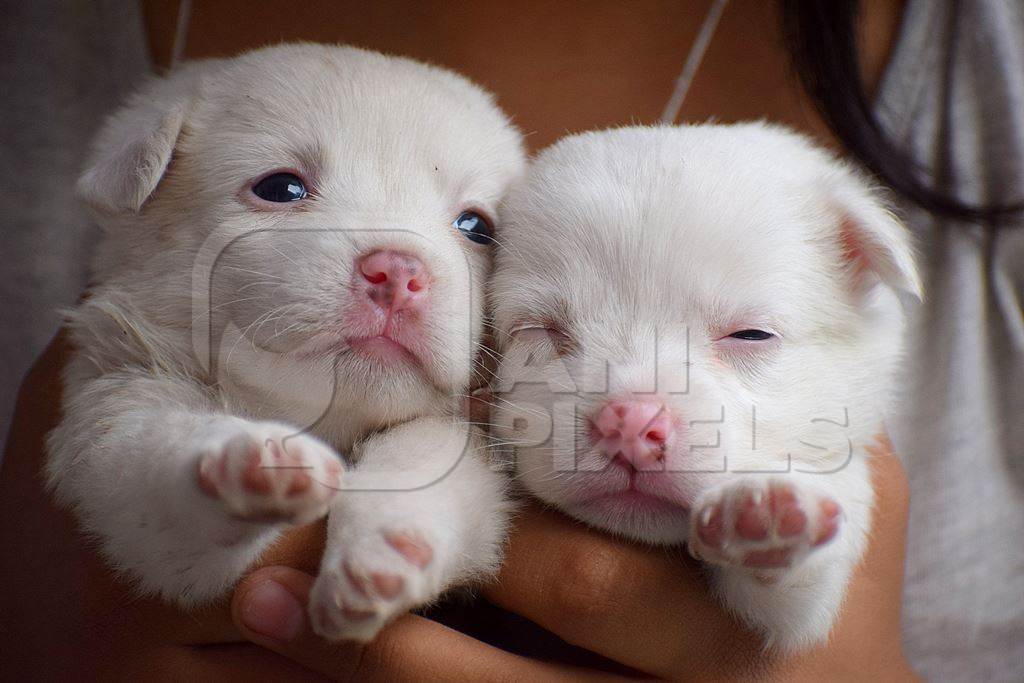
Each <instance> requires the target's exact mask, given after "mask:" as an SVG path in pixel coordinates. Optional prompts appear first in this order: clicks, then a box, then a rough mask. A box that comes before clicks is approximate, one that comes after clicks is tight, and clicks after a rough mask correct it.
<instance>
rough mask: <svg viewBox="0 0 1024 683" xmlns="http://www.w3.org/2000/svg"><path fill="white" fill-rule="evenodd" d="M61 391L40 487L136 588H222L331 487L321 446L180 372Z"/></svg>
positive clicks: (321, 506)
mask: <svg viewBox="0 0 1024 683" xmlns="http://www.w3.org/2000/svg"><path fill="white" fill-rule="evenodd" d="M67 399H68V400H67V402H66V404H65V406H66V410H65V415H64V418H63V420H62V422H61V423H60V425H59V426H58V427H57V429H55V430H54V432H53V433H52V434H51V436H50V442H49V444H50V451H51V456H50V459H49V461H48V463H47V474H48V477H49V481H50V484H51V486H52V487H53V488H54V489H55V490H56V492H57V495H58V497H59V499H60V500H61V501H62V502H63V503H65V504H68V505H71V506H72V507H74V508H75V510H76V511H77V512H78V513H79V519H80V520H81V521H82V523H83V524H84V526H85V528H86V531H87V532H89V533H91V534H95V535H96V536H97V537H98V538H99V539H100V540H101V542H102V550H103V551H104V553H105V554H106V556H107V557H108V558H109V560H111V562H112V563H113V565H114V567H115V568H116V569H118V570H120V571H122V572H124V573H125V574H126V575H127V576H128V577H129V578H130V579H131V580H133V581H134V582H135V583H136V584H137V586H138V588H139V589H140V590H141V591H142V592H144V593H158V594H160V595H161V596H162V597H164V598H166V599H169V600H173V601H176V602H178V603H179V604H182V605H186V606H187V605H191V604H195V603H199V602H202V601H206V600H209V599H212V598H215V597H217V596H219V595H221V594H222V593H223V592H224V591H225V590H227V589H228V588H229V587H230V586H231V584H232V583H233V582H234V581H235V580H236V579H237V578H238V576H239V575H240V574H241V573H242V572H243V571H244V570H245V569H246V567H248V565H249V564H250V563H251V562H252V561H253V560H254V559H255V557H256V556H257V554H258V553H259V552H260V551H261V550H262V549H263V548H264V547H265V546H266V545H267V544H268V543H269V542H270V541H271V540H273V539H274V537H275V536H276V535H277V533H278V531H279V529H280V528H281V523H282V522H304V521H309V520H312V519H315V518H317V517H319V516H322V515H323V514H324V513H325V512H326V508H327V505H328V502H329V500H330V499H331V497H332V496H333V495H334V493H335V492H336V491H337V489H338V484H339V482H338V478H339V475H340V473H341V468H340V460H338V458H337V456H336V455H335V454H334V452H333V451H332V450H331V449H330V448H328V447H327V446H325V445H324V444H322V443H321V442H319V441H317V440H316V439H313V438H311V437H308V436H305V435H296V434H295V432H296V430H295V429H294V428H291V427H288V426H286V425H281V424H276V423H269V422H252V421H249V420H244V419H241V418H238V417H234V416H231V415H226V414H224V413H223V412H218V411H217V409H216V406H215V405H214V404H213V402H212V401H211V400H210V398H209V397H208V396H207V395H205V394H204V392H203V390H202V389H201V387H199V386H198V385H196V384H195V383H193V382H191V381H190V380H188V379H186V378H182V377H171V376H163V377H155V376H153V375H151V374H146V373H143V372H141V371H139V372H131V371H126V372H120V373H116V374H108V375H104V376H101V377H99V378H95V379H90V380H86V381H85V382H83V383H80V384H78V385H77V386H74V387H72V389H71V391H70V392H69V395H68V397H67ZM263 522H266V523H263Z"/></svg>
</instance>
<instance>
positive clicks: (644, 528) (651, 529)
mask: <svg viewBox="0 0 1024 683" xmlns="http://www.w3.org/2000/svg"><path fill="white" fill-rule="evenodd" d="M549 502H551V503H552V504H553V505H556V506H557V507H558V508H559V509H561V510H562V511H563V512H565V513H566V514H569V515H571V516H573V517H575V518H577V519H580V520H582V521H584V522H586V523H587V524H589V525H591V526H593V527H595V528H598V529H601V530H602V531H608V532H611V533H613V534H615V535H616V536H622V537H623V538H627V539H629V540H631V541H639V542H642V543H653V544H656V545H681V544H683V543H685V542H686V537H687V530H688V528H689V519H690V515H689V513H688V512H687V511H686V510H684V509H683V508H680V507H676V506H671V505H669V504H666V503H664V502H662V501H658V500H650V499H644V498H641V497H632V496H621V497H616V498H610V497H609V498H603V499H600V500H592V501H587V502H582V503H577V502H570V503H559V502H557V501H549Z"/></svg>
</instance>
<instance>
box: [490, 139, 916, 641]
mask: <svg viewBox="0 0 1024 683" xmlns="http://www.w3.org/2000/svg"><path fill="white" fill-rule="evenodd" d="M504 206H505V208H504V209H503V210H502V211H503V213H502V232H501V235H500V236H499V239H500V242H501V249H500V250H499V255H498V257H497V263H496V268H495V274H494V277H493V280H492V283H491V298H492V301H493V306H494V316H495V326H496V334H497V339H498V342H499V347H500V350H501V352H502V354H503V360H502V362H501V365H500V367H499V368H498V371H497V382H496V384H495V387H494V390H495V393H496V397H497V400H496V404H495V405H496V411H495V413H494V415H493V416H492V419H493V421H494V423H495V425H496V427H495V431H496V436H497V438H498V439H499V440H500V441H502V442H505V443H508V444H512V445H514V446H515V451H516V469H517V473H518V477H519V480H520V481H521V482H522V483H523V485H524V486H525V487H526V488H527V489H528V490H530V491H531V492H532V493H534V494H535V495H537V496H538V497H540V498H541V499H543V500H544V501H547V502H549V503H551V504H553V505H555V506H557V507H559V508H561V509H562V510H564V511H566V512H568V513H569V514H572V515H574V516H576V517H578V518H580V519H582V520H584V521H586V522H589V523H590V524H592V525H594V526H597V527H600V528H602V529H606V530H610V531H612V532H616V533H618V534H621V535H623V536H626V537H629V538H633V539H638V540H641V541H646V542H652V543H657V544H682V543H686V544H688V546H689V548H690V550H691V552H692V553H693V554H694V555H695V556H696V557H698V558H700V559H702V560H704V561H705V562H706V563H707V565H706V566H707V567H708V569H709V571H710V577H711V581H712V585H713V588H714V590H715V591H716V592H717V593H718V594H719V595H720V597H721V599H722V600H723V601H724V603H725V604H726V605H727V606H728V608H730V609H731V610H732V611H734V612H735V613H736V614H737V615H739V616H740V617H741V618H743V619H744V620H745V621H746V622H747V623H748V624H749V625H751V626H752V627H754V628H756V629H758V630H759V631H760V632H761V633H763V635H764V637H765V639H766V643H767V645H768V646H769V647H772V648H776V649H778V650H780V651H793V650H796V649H800V648H803V647H806V646H809V645H811V644H813V643H817V642H820V641H823V640H824V639H826V638H827V637H828V634H829V631H830V627H831V625H832V623H833V621H834V619H835V616H836V614H837V611H838V610H839V608H840V604H841V602H842V600H843V596H844V593H845V589H846V584H847V580H848V578H849V576H850V573H851V570H852V569H853V568H854V566H855V565H856V564H857V562H858V560H859V558H860V557H861V555H862V552H863V550H864V548H865V544H866V538H867V533H868V529H869V527H870V520H871V507H872V489H871V485H870V481H869V474H868V469H867V457H868V456H867V453H866V450H865V447H866V446H868V445H869V444H870V443H871V442H872V440H873V439H874V438H876V437H877V436H878V435H879V433H880V430H881V429H882V420H883V417H884V416H885V414H886V411H887V409H888V407H889V405H890V401H891V395H892V389H893V384H894V377H893V375H894V371H895V370H896V368H897V366H898V360H899V357H900V352H901V351H900V350H901V337H902V327H903V313H902V308H901V302H900V300H899V296H898V292H901V291H902V292H909V293H911V294H913V295H917V296H920V284H919V280H918V275H917V272H916V269H915V264H914V260H913V257H912V252H911V248H910V244H909V239H908V236H907V234H906V232H905V230H904V228H903V227H902V226H901V225H900V223H898V222H897V221H896V220H895V219H894V218H893V216H892V215H891V214H890V213H889V212H888V211H887V210H886V209H885V208H884V206H883V205H882V203H880V200H879V198H878V197H877V196H876V194H875V192H874V191H873V190H872V189H871V187H870V186H869V185H868V183H866V182H865V179H864V178H863V177H862V176H861V175H860V174H858V173H857V172H855V171H854V170H853V169H852V168H850V167H849V166H848V165H846V164H844V163H841V162H839V161H838V160H836V159H834V158H833V157H831V156H830V155H829V154H827V153H825V152H824V151H821V150H819V149H816V148H815V147H813V146H812V145H811V144H810V143H809V142H808V141H807V140H806V139H804V138H802V137H800V136H798V135H796V134H794V133H791V132H788V131H786V130H784V129H782V128H778V127H773V126H769V125H765V124H761V123H753V124H742V125H732V126H716V125H699V126H685V127H673V128H668V127H664V128H623V129H618V130H610V131H606V132H594V133H585V134H581V135H574V136H571V137H568V138H565V139H563V140H562V141H560V142H558V143H557V144H555V145H554V146H552V147H551V148H549V149H548V150H546V151H545V152H543V153H542V154H540V156H539V158H537V159H536V161H535V162H534V164H533V165H532V168H531V170H530V172H529V173H528V175H527V178H526V179H525V180H524V181H522V182H521V183H519V184H518V185H517V186H516V187H514V188H513V190H512V191H511V192H510V194H509V198H508V199H507V201H506V203H505V205H504ZM679 618H680V619H685V618H686V615H685V614H681V615H679Z"/></svg>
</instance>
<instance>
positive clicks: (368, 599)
mask: <svg viewBox="0 0 1024 683" xmlns="http://www.w3.org/2000/svg"><path fill="white" fill-rule="evenodd" d="M436 546H437V544H436V543H435V542H433V541H431V540H429V539H428V537H427V536H426V535H425V534H423V533H421V532H419V531H416V530H413V529H384V530H376V531H370V532H367V533H366V534H355V535H353V536H351V537H349V538H347V539H345V542H343V543H341V544H339V547H340V552H334V553H329V554H328V559H327V560H325V562H324V563H323V566H321V568H320V576H319V577H318V578H317V580H316V583H315V584H314V586H313V590H312V593H311V594H310V602H309V610H310V618H311V620H312V623H313V630H314V631H316V632H317V633H318V634H319V635H321V636H323V637H324V638H327V639H329V640H354V641H358V642H368V641H370V640H372V639H373V638H374V636H376V635H377V633H378V632H379V631H380V629H381V628H383V627H384V625H385V624H387V623H388V622H389V621H391V619H393V618H394V617H396V616H399V615H401V614H404V613H405V612H407V611H408V610H410V609H413V608H415V607H420V606H422V605H423V604H425V603H427V602H429V601H430V600H432V599H433V598H435V597H436V596H437V594H438V593H439V592H440V590H441V588H442V587H443V586H442V577H441V570H440V564H441V563H440V561H439V559H438V558H437V557H435V555H436V554H437V553H436Z"/></svg>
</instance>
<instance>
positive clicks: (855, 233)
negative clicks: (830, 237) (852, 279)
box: [839, 218, 871, 278]
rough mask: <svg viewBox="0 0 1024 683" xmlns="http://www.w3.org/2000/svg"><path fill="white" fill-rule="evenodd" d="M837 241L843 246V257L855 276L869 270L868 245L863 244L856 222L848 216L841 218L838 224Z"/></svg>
mask: <svg viewBox="0 0 1024 683" xmlns="http://www.w3.org/2000/svg"><path fill="white" fill-rule="evenodd" d="M839 241H840V242H841V243H842V246H843V257H844V258H845V259H846V260H847V261H848V262H849V263H850V265H851V266H852V267H853V274H854V275H855V276H856V277H857V278H861V277H863V276H864V274H865V273H866V272H868V271H869V270H871V259H870V257H869V253H870V252H869V249H868V245H865V244H864V241H863V239H862V237H861V234H860V231H859V230H858V229H857V225H856V223H854V222H853V221H852V220H850V219H848V218H844V219H843V221H842V223H841V224H840V226H839Z"/></svg>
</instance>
